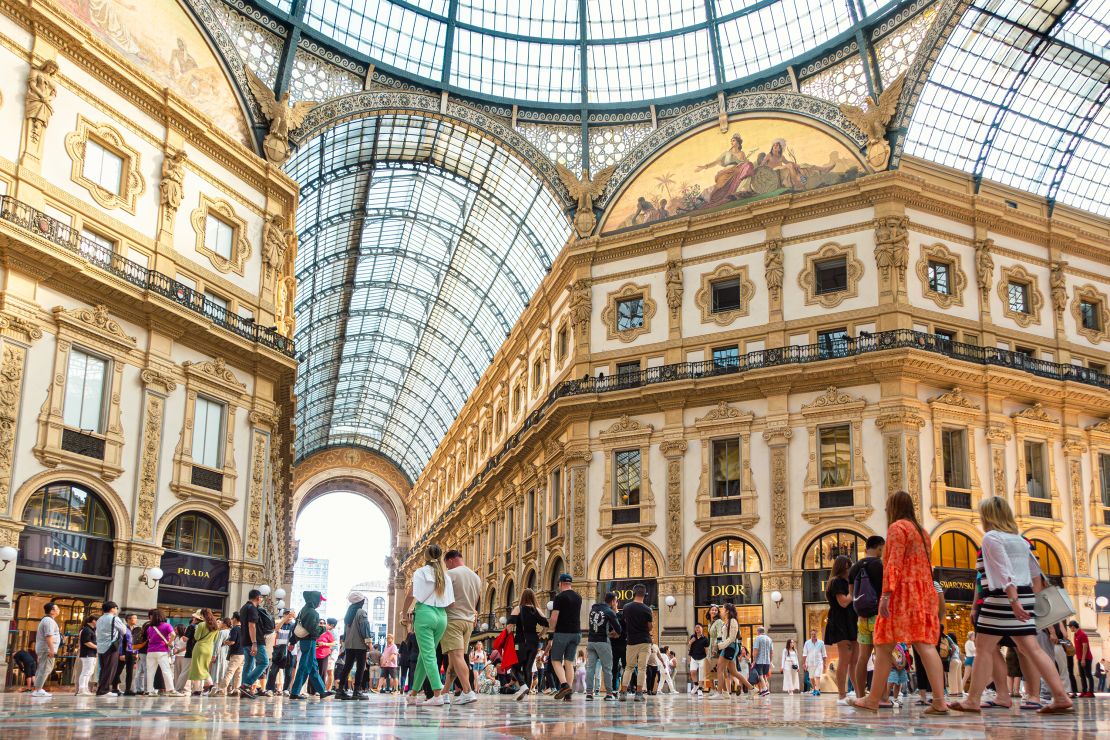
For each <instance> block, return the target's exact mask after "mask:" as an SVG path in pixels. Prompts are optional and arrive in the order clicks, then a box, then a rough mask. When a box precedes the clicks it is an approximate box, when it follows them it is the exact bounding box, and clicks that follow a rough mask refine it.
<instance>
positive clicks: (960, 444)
mask: <svg viewBox="0 0 1110 740" xmlns="http://www.w3.org/2000/svg"><path fill="white" fill-rule="evenodd" d="M940 434H941V448H942V450H941V454H942V456H943V458H944V485H946V486H951V487H953V488H969V486H968V481H967V463H968V461H967V431H966V430H964V429H945V430H943V431H941V433H940Z"/></svg>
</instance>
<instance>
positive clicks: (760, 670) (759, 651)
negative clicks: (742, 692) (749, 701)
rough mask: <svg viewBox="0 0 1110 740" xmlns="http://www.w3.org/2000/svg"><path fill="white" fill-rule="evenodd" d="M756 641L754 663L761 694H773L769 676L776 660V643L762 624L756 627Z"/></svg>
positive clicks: (753, 644) (753, 646)
mask: <svg viewBox="0 0 1110 740" xmlns="http://www.w3.org/2000/svg"><path fill="white" fill-rule="evenodd" d="M755 631H756V636H755V641H754V642H752V653H753V655H752V665H753V666H754V667H755V672H756V675H758V676H759V695H760V696H770V695H771V683H770V679H769V678H768V676H769V675H771V663H772V661H773V660H774V655H775V645H774V642H772V641H771V638H770V637H769V636H768V635H767V634H766V632H767V630H766V629H764V628H763V627H762V626H760V627H757V628H756V630H755Z"/></svg>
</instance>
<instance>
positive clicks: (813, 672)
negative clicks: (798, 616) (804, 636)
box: [802, 630, 829, 696]
mask: <svg viewBox="0 0 1110 740" xmlns="http://www.w3.org/2000/svg"><path fill="white" fill-rule="evenodd" d="M828 658H829V654H828V652H827V651H826V650H825V641H824V640H822V639H820V638H819V637H817V630H810V631H809V639H808V640H806V642H805V644H804V645H802V659H803V660H804V661H805V667H806V673H807V674H808V675H809V682H810V693H811V694H812V695H813V696H821V674H822V673H824V672H825V662H826V661H827V660H828Z"/></svg>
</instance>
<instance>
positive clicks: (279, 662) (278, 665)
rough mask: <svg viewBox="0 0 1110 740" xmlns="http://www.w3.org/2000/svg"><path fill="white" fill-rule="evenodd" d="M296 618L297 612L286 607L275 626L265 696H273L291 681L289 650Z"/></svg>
mask: <svg viewBox="0 0 1110 740" xmlns="http://www.w3.org/2000/svg"><path fill="white" fill-rule="evenodd" d="M296 619H297V614H296V613H295V612H294V611H293V610H292V609H286V610H285V611H284V612H282V614H281V621H280V622H278V624H277V625H276V627H275V634H274V654H273V656H272V657H271V659H270V675H268V676H267V677H266V696H273V695H274V694H275V693H277V692H280V691H282V689H286V688H288V687H289V684H290V683H291V681H290V679H291V678H292V676H291V675H289V667H290V654H289V650H290V646H291V643H292V639H293V623H294V622H295V621H296ZM279 673H280V674H281V684H280V686H279V684H278V682H277V677H278V674H279Z"/></svg>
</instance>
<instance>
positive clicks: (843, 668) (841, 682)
mask: <svg viewBox="0 0 1110 740" xmlns="http://www.w3.org/2000/svg"><path fill="white" fill-rule="evenodd" d="M851 569H852V559H851V558H849V557H848V556H847V555H838V556H837V557H836V559H835V560H833V564H832V569H831V570H830V571H829V581H828V583H827V584H826V585H825V600H826V601H828V603H829V616H828V621H826V622H825V644H826V645H835V646H836V654H837V658H836V674H835V675H836V691H837V694H838V697H837V700H836V703H837V704H840V705H842V706H846V705H847V704H848V676H849V675H851V669H852V668H854V667H855V665H856V656H857V655H858V651H859V646H858V645H857V644H856V640H857V639H858V637H859V631H858V629H859V627H858V625H857V622H858V617H857V616H856V610H855V609H854V608H853V607H852V585H851V582H850V581H849V580H848V574H849V573H850V572H851ZM861 693H862V692H861Z"/></svg>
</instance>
